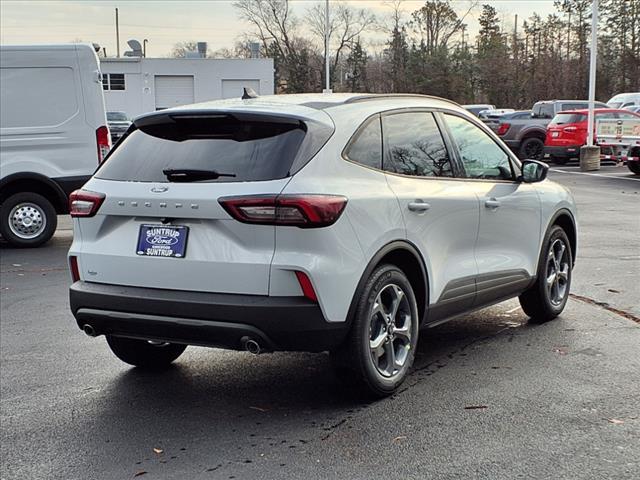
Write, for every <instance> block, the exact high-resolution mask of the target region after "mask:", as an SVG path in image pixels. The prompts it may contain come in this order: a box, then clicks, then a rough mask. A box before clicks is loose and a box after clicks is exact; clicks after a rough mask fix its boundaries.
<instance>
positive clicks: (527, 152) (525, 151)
mask: <svg viewBox="0 0 640 480" xmlns="http://www.w3.org/2000/svg"><path fill="white" fill-rule="evenodd" d="M518 156H519V157H520V158H521V159H532V160H542V157H544V140H540V139H539V138H537V137H530V138H525V139H524V140H523V141H522V143H521V144H520V150H519V152H518Z"/></svg>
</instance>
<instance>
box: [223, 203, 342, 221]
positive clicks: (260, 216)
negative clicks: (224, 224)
mask: <svg viewBox="0 0 640 480" xmlns="http://www.w3.org/2000/svg"><path fill="white" fill-rule="evenodd" d="M218 202H219V203H220V205H222V207H223V208H224V209H225V210H226V211H227V212H228V213H229V215H231V216H232V217H233V218H235V219H236V220H238V221H240V222H243V223H256V224H262V225H282V226H291V227H300V228H318V227H327V226H329V225H332V224H334V223H335V222H336V220H338V218H339V217H340V215H341V214H342V211H343V210H344V207H345V205H346V204H347V199H346V198H345V197H343V196H340V195H264V196H263V195H258V196H247V197H222V198H220V199H218Z"/></svg>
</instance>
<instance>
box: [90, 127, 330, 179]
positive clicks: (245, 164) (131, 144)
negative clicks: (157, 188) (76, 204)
mask: <svg viewBox="0 0 640 480" xmlns="http://www.w3.org/2000/svg"><path fill="white" fill-rule="evenodd" d="M256 117H257V116H256V115H253V119H249V120H247V119H245V118H239V117H238V116H237V115H211V116H208V117H202V116H184V117H172V116H166V117H164V118H160V119H159V120H156V119H154V118H153V117H152V118H151V120H148V119H146V124H144V123H145V119H144V118H143V119H141V120H142V121H141V122H140V123H143V124H142V125H136V126H137V127H138V128H136V129H135V130H134V131H132V132H131V133H130V134H129V135H127V136H126V137H125V138H124V139H123V140H122V141H121V142H120V143H119V144H118V145H117V147H116V148H115V149H114V151H112V152H111V154H110V155H109V156H108V157H107V159H106V160H105V162H104V164H103V165H102V166H101V167H100V168H99V169H98V171H97V172H96V174H95V176H96V177H97V178H101V179H104V180H120V181H135V182H167V181H168V180H167V178H166V176H165V174H164V173H163V170H167V169H169V170H171V169H190V170H213V171H216V172H218V173H220V174H224V175H225V176H221V177H220V178H218V179H213V180H201V181H207V182H250V181H263V180H275V179H280V178H285V177H287V176H288V175H290V174H291V171H292V169H293V168H294V166H295V165H294V161H296V157H297V156H298V154H299V153H300V151H301V145H302V143H303V140H304V139H305V136H306V135H307V127H306V125H305V124H304V123H303V122H301V121H298V120H293V119H273V117H270V118H272V120H268V119H262V118H256ZM327 138H328V136H326V138H324V141H326V139H327ZM324 141H323V142H322V143H324ZM318 149H319V147H317V148H316V149H315V151H314V152H312V153H311V155H310V156H309V153H310V152H308V150H309V149H308V148H304V149H302V150H305V151H306V155H307V157H308V158H306V161H308V160H309V159H310V158H311V156H313V154H315V153H316V152H317V150H318ZM297 163H298V162H296V164H297Z"/></svg>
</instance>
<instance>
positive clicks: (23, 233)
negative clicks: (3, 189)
mask: <svg viewBox="0 0 640 480" xmlns="http://www.w3.org/2000/svg"><path fill="white" fill-rule="evenodd" d="M57 226H58V217H57V215H56V210H55V208H53V205H52V204H51V202H50V201H49V200H47V199H46V198H45V197H43V196H42V195H38V194H37V193H33V192H21V193H16V194H13V195H11V196H10V197H9V198H7V199H6V200H5V201H4V202H2V206H0V233H1V234H2V236H3V237H4V239H5V240H6V241H7V242H9V244H10V245H11V246H13V247H19V248H23V247H39V246H40V245H42V244H43V243H45V242H47V241H48V240H49V239H50V238H51V237H52V236H53V234H54V233H55V231H56V227H57Z"/></svg>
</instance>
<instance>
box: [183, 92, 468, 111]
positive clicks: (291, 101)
mask: <svg viewBox="0 0 640 480" xmlns="http://www.w3.org/2000/svg"><path fill="white" fill-rule="evenodd" d="M398 99H408V100H411V99H415V100H435V101H439V102H447V103H450V104H452V105H455V106H456V107H459V106H460V105H458V104H457V103H455V102H453V101H451V100H447V99H445V98H440V97H435V96H431V95H419V94H409V93H394V94H377V93H295V94H284V95H263V96H258V97H256V98H249V99H245V100H243V99H241V98H230V99H226V100H212V101H209V102H202V103H198V104H194V105H186V106H184V107H177V109H178V110H201V109H207V108H212V109H218V108H220V107H221V106H238V105H255V106H257V105H263V106H277V105H283V104H288V105H300V106H303V107H309V108H313V109H317V110H324V109H326V108H331V107H336V106H340V105H346V104H352V103H359V102H366V101H384V100H387V101H390V100H398ZM174 110H176V109H174Z"/></svg>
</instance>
